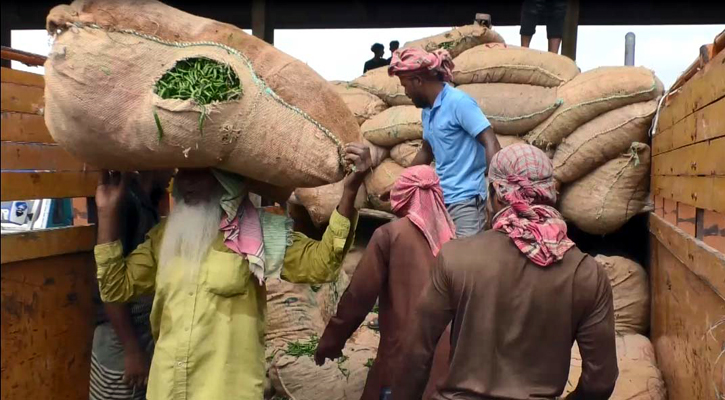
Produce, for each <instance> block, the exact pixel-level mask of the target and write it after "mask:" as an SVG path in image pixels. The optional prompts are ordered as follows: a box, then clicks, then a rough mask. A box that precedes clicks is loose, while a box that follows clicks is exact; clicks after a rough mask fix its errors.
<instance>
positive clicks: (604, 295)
mask: <svg viewBox="0 0 725 400" xmlns="http://www.w3.org/2000/svg"><path fill="white" fill-rule="evenodd" d="M580 276H581V277H583V279H582V278H580ZM582 281H586V282H585V284H581V282H582ZM576 288H582V289H578V290H577V289H576ZM590 288H591V289H590ZM592 289H593V290H592ZM574 298H575V304H577V303H580V302H583V303H584V304H585V308H584V316H583V318H582V320H581V323H580V324H579V326H578V328H577V333H576V341H577V344H578V346H579V352H580V353H581V358H582V374H581V377H580V378H579V384H578V385H577V387H576V389H575V390H574V392H572V393H571V394H570V395H569V396H567V400H584V399H587V400H599V399H602V400H604V399H608V398H609V397H610V396H611V394H612V392H613V391H614V384H615V382H616V381H617V376H618V375H619V369H618V368H617V350H616V343H615V332H614V305H613V300H612V287H611V285H610V284H609V278H607V274H606V272H605V271H604V269H603V268H602V267H601V266H600V265H598V264H597V263H596V262H595V261H594V260H593V259H591V258H588V259H586V260H584V261H583V262H582V265H581V266H580V267H579V268H578V270H577V277H576V278H575V293H574ZM580 304H581V303H580Z"/></svg>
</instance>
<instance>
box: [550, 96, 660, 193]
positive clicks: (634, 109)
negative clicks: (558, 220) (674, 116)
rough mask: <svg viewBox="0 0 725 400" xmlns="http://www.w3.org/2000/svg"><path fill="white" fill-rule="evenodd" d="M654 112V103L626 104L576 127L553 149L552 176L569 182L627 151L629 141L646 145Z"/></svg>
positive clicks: (655, 109)
mask: <svg viewBox="0 0 725 400" xmlns="http://www.w3.org/2000/svg"><path fill="white" fill-rule="evenodd" d="M656 111H657V101H656V100H651V101H648V102H644V103H636V104H630V105H628V106H624V107H621V108H617V109H615V110H612V111H609V112H606V113H604V114H602V115H600V116H598V117H596V118H594V119H593V120H591V121H589V122H587V123H585V124H584V125H582V126H580V127H578V128H577V129H576V130H574V132H572V133H571V135H569V136H568V137H567V138H566V139H564V140H563V141H562V142H561V144H559V146H557V148H556V153H555V154H554V177H555V178H556V179H557V180H558V181H559V182H563V183H568V182H573V181H575V180H576V179H578V178H581V177H582V176H584V175H586V174H588V173H589V172H591V171H593V170H594V169H595V168H597V167H599V166H600V165H602V164H604V163H605V162H607V161H609V160H611V159H612V158H615V157H617V156H618V155H620V154H622V153H623V152H625V151H627V149H628V148H629V146H630V145H631V144H632V143H633V142H642V143H646V142H647V132H648V131H649V127H650V124H651V123H652V117H654V114H655V112H656Z"/></svg>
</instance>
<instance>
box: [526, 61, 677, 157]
mask: <svg viewBox="0 0 725 400" xmlns="http://www.w3.org/2000/svg"><path fill="white" fill-rule="evenodd" d="M662 89H663V87H662V82H660V80H659V79H657V77H656V76H655V75H654V73H653V72H652V71H650V70H648V69H646V68H642V67H601V68H596V69H593V70H591V71H587V72H584V73H582V74H579V75H577V76H576V77H575V78H574V79H572V80H571V81H569V82H567V83H565V84H564V85H562V86H561V87H559V88H558V92H557V93H558V96H559V98H560V99H562V100H563V101H564V103H563V104H562V105H561V106H560V107H559V108H558V109H557V110H556V111H555V112H554V114H552V115H551V116H550V117H549V118H548V119H547V120H546V121H544V122H542V123H541V124H540V125H539V126H537V127H536V128H534V129H533V130H532V131H531V133H530V134H529V136H528V137H527V140H528V141H529V143H532V144H534V145H535V146H538V147H541V148H545V147H551V146H552V145H558V144H559V143H561V141H562V140H563V139H564V138H565V137H567V136H569V134H571V133H572V132H574V130H575V129H576V128H578V127H580V126H581V125H583V124H584V123H586V122H589V121H591V120H593V119H594V118H595V117H597V116H599V115H602V114H604V113H605V112H607V111H610V110H614V109H615V108H620V107H624V106H626V105H628V104H633V103H639V102H642V101H649V100H652V99H655V98H657V97H658V96H660V95H661V94H662Z"/></svg>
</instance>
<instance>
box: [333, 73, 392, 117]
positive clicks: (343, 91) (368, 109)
mask: <svg viewBox="0 0 725 400" xmlns="http://www.w3.org/2000/svg"><path fill="white" fill-rule="evenodd" d="M331 83H332V87H333V88H334V89H335V92H337V94H339V95H340V97H342V101H344V102H345V105H347V108H349V109H350V111H351V112H352V115H354V116H355V119H356V120H357V123H358V124H360V125H362V124H363V122H365V121H367V120H369V119H370V118H372V117H373V116H375V115H378V114H380V113H381V112H382V111H383V110H385V109H386V108H388V105H387V104H385V102H384V101H383V100H382V99H381V98H380V97H378V96H376V95H374V94H372V93H370V92H368V91H366V90H363V89H358V88H355V87H352V86H350V84H349V83H347V82H331Z"/></svg>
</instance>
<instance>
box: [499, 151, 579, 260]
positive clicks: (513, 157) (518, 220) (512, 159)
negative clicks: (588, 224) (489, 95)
mask: <svg viewBox="0 0 725 400" xmlns="http://www.w3.org/2000/svg"><path fill="white" fill-rule="evenodd" d="M553 173H554V171H553V167H552V165H551V160H549V158H548V157H547V156H546V154H544V152H543V151H541V150H539V149H538V148H536V147H534V146H531V145H528V144H523V143H520V144H515V145H511V146H508V147H505V148H503V149H502V150H501V151H499V152H498V153H496V155H495V156H493V159H492V160H491V165H490V167H489V172H488V179H489V181H490V182H491V184H492V185H493V188H494V190H495V192H496V197H497V199H498V200H499V201H500V202H502V203H504V204H506V205H507V207H506V208H504V209H503V210H501V211H500V212H499V213H498V214H496V216H495V217H494V219H493V229H495V230H498V231H501V232H504V233H506V234H507V235H508V236H509V237H510V238H511V239H512V240H513V241H514V243H515V244H516V247H518V248H519V250H521V251H522V252H523V253H524V254H526V256H527V257H528V258H529V259H530V260H531V261H533V262H534V263H536V264H537V265H539V266H542V267H546V266H548V265H551V264H553V263H555V262H556V261H559V260H561V259H562V258H563V257H564V254H565V253H566V252H567V251H568V250H569V249H570V248H572V247H573V246H574V242H572V241H571V240H570V239H569V238H568V237H567V235H566V223H565V222H564V220H563V218H562V216H561V214H559V212H558V211H557V210H556V209H554V208H553V207H552V206H553V205H554V204H556V183H555V182H554V178H553Z"/></svg>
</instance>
